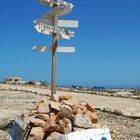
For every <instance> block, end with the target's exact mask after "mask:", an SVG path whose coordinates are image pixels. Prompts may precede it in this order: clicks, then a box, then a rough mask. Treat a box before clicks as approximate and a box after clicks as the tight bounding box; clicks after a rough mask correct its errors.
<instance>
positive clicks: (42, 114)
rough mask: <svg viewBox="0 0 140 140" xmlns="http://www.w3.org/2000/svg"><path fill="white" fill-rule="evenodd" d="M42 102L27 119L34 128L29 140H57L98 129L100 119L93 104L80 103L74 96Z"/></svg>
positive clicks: (32, 110)
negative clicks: (71, 133)
mask: <svg viewBox="0 0 140 140" xmlns="http://www.w3.org/2000/svg"><path fill="white" fill-rule="evenodd" d="M55 100H56V101H50V100H41V101H40V102H39V103H38V104H37V105H36V106H34V107H33V108H32V109H31V111H30V113H29V116H28V117H27V118H28V119H27V118H26V120H25V121H26V122H27V120H28V121H29V124H30V126H31V127H32V129H31V131H30V134H29V137H28V140H56V139H57V138H58V137H59V136H61V135H65V134H68V133H70V132H73V131H77V130H83V129H89V128H96V126H97V124H98V123H97V122H98V117H97V115H96V110H95V106H94V105H93V104H91V103H87V104H84V103H79V102H77V101H76V99H73V98H72V96H59V97H55Z"/></svg>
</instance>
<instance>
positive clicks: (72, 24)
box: [34, 18, 78, 28]
mask: <svg viewBox="0 0 140 140" xmlns="http://www.w3.org/2000/svg"><path fill="white" fill-rule="evenodd" d="M34 23H35V24H39V23H44V24H48V25H51V26H53V19H52V18H49V19H36V20H35V21H34ZM58 27H68V28H78V21H75V20H58Z"/></svg>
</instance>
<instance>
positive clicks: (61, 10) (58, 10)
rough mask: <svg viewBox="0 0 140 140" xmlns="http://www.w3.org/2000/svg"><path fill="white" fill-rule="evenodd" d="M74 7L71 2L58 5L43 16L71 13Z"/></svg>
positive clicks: (44, 17) (46, 17)
mask: <svg viewBox="0 0 140 140" xmlns="http://www.w3.org/2000/svg"><path fill="white" fill-rule="evenodd" d="M72 8H73V5H71V4H69V5H60V6H56V7H54V8H53V9H51V10H50V11H49V12H48V13H45V14H44V15H43V17H42V18H43V19H48V18H50V17H52V16H54V15H57V16H62V15H65V14H68V13H70V12H71V9H72Z"/></svg>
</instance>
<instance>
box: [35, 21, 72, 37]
mask: <svg viewBox="0 0 140 140" xmlns="http://www.w3.org/2000/svg"><path fill="white" fill-rule="evenodd" d="M34 27H35V29H36V30H37V31H38V32H39V33H44V34H48V35H50V34H52V33H56V34H58V35H65V36H68V37H74V32H72V31H69V30H65V29H62V28H58V27H56V26H51V25H47V24H44V23H39V24H37V25H35V26H34Z"/></svg>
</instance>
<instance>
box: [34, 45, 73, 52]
mask: <svg viewBox="0 0 140 140" xmlns="http://www.w3.org/2000/svg"><path fill="white" fill-rule="evenodd" d="M32 49H33V50H34V51H38V52H51V51H52V47H46V46H42V47H39V46H34V47H33V48H32ZM56 52H61V53H62V52H63V53H65V52H66V53H74V52H75V47H58V48H57V50H56Z"/></svg>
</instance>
